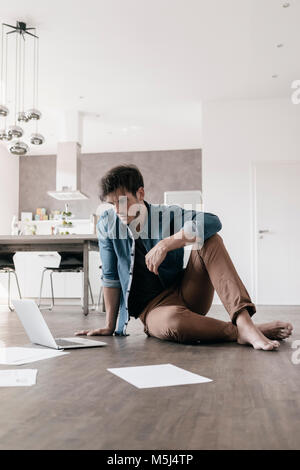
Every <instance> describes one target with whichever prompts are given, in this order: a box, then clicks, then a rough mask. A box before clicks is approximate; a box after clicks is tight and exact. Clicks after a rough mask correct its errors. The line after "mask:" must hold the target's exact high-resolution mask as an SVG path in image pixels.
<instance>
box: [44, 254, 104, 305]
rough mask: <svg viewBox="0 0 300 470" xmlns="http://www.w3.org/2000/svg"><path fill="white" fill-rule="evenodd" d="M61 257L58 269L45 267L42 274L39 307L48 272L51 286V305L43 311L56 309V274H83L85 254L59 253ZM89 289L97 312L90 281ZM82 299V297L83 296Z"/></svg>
mask: <svg viewBox="0 0 300 470" xmlns="http://www.w3.org/2000/svg"><path fill="white" fill-rule="evenodd" d="M59 255H60V256H61V260H60V264H59V266H58V267H57V268H54V267H45V268H44V270H43V272H42V279H41V286H40V297H39V302H38V306H39V307H40V305H41V298H42V290H43V283H44V275H45V272H46V271H49V272H50V285H51V304H50V306H47V307H46V306H44V307H42V308H43V309H48V310H52V309H53V307H54V289H53V274H54V273H80V272H83V254H82V253H71V252H70V253H68V252H62V253H59ZM88 287H89V291H90V296H91V300H92V310H95V304H94V297H93V293H92V289H91V284H90V281H88ZM81 299H82V296H81Z"/></svg>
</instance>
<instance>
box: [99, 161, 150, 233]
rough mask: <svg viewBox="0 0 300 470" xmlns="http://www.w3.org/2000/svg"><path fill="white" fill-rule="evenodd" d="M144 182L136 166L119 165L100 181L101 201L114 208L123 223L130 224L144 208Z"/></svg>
mask: <svg viewBox="0 0 300 470" xmlns="http://www.w3.org/2000/svg"><path fill="white" fill-rule="evenodd" d="M144 196H145V193H144V180H143V176H142V174H141V172H140V170H139V169H138V168H137V167H136V166H135V165H118V166H115V167H114V168H112V169H111V170H109V171H108V172H107V173H106V174H105V175H104V176H103V177H102V178H101V180H100V199H101V201H104V202H108V203H110V204H112V205H113V206H114V209H115V211H116V213H117V214H118V216H119V217H120V219H121V220H122V222H124V223H127V224H128V223H130V222H131V221H132V220H133V219H135V218H136V217H137V216H138V215H139V214H138V213H139V212H141V210H140V209H141V206H144Z"/></svg>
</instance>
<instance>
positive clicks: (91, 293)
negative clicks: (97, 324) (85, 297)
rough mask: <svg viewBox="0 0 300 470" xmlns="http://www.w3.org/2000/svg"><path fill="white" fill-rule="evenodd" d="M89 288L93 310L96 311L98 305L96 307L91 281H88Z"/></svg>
mask: <svg viewBox="0 0 300 470" xmlns="http://www.w3.org/2000/svg"><path fill="white" fill-rule="evenodd" d="M88 286H89V291H90V295H91V301H92V310H95V309H96V305H95V303H94V297H93V292H92V288H91V283H90V281H88Z"/></svg>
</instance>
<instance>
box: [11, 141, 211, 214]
mask: <svg viewBox="0 0 300 470" xmlns="http://www.w3.org/2000/svg"><path fill="white" fill-rule="evenodd" d="M121 163H133V164H136V165H137V166H138V167H139V168H140V170H141V172H142V174H143V176H144V183H145V193H146V197H145V199H146V201H149V202H152V203H160V202H163V193H164V191H175V190H187V189H190V190H193V189H200V190H201V188H202V170H201V150H198V149H193V150H165V151H149V152H117V153H101V154H100V153H99V154H83V155H81V190H82V191H83V192H84V193H85V194H87V195H88V196H89V197H90V199H88V200H86V201H74V202H72V201H70V204H69V207H70V210H71V211H72V212H73V213H74V214H75V216H76V217H78V218H88V217H89V216H90V214H91V213H93V212H94V211H95V210H96V208H97V206H98V204H99V199H98V181H99V179H100V178H101V177H102V176H103V175H104V173H105V172H106V171H107V170H109V169H110V168H112V167H113V166H115V165H118V164H121ZM55 187H56V156H55V155H43V156H32V157H26V158H21V159H20V212H21V211H26V212H27V211H30V212H35V210H36V208H37V207H46V208H47V210H53V209H63V208H64V202H62V201H56V200H55V199H53V198H51V197H49V196H48V195H47V191H48V190H50V189H55Z"/></svg>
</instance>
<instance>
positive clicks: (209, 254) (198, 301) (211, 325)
mask: <svg viewBox="0 0 300 470" xmlns="http://www.w3.org/2000/svg"><path fill="white" fill-rule="evenodd" d="M215 290H216V292H217V293H218V295H219V297H220V299H221V301H222V303H223V305H224V307H225V309H226V310H227V312H228V313H229V316H230V318H231V321H229V322H225V321H221V320H217V319H214V318H209V317H206V316H205V315H206V314H207V312H208V311H209V309H210V307H211V304H212V301H213V296H214V291H215ZM243 309H247V310H248V312H249V314H250V316H252V315H253V314H254V313H255V312H256V308H255V305H254V304H253V303H252V302H251V299H250V296H249V294H248V292H247V290H246V288H245V286H244V284H243V283H242V281H241V279H240V277H239V275H238V273H237V271H236V269H235V267H234V265H233V263H232V260H231V258H230V256H229V254H228V252H227V250H226V248H225V246H224V243H223V239H222V237H221V236H220V235H218V234H215V235H213V236H212V237H210V238H208V239H207V240H206V241H205V242H204V244H203V246H202V248H201V249H200V250H192V251H191V255H190V258H189V261H188V264H187V267H186V268H185V270H184V273H183V276H182V278H181V279H180V280H179V281H178V282H176V283H175V284H174V285H172V286H171V287H170V288H168V289H166V290H164V291H163V292H161V293H160V294H159V295H158V296H157V297H155V298H154V299H152V300H151V302H149V304H148V305H147V306H146V308H145V309H144V310H143V312H142V313H141V315H140V316H139V318H140V320H141V321H142V322H143V324H144V332H145V333H146V334H147V335H148V336H154V337H155V338H159V339H162V340H169V341H176V342H179V343H188V344H192V343H197V342H218V341H236V338H237V327H236V318H237V316H238V314H239V312H240V311H241V310H243Z"/></svg>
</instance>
